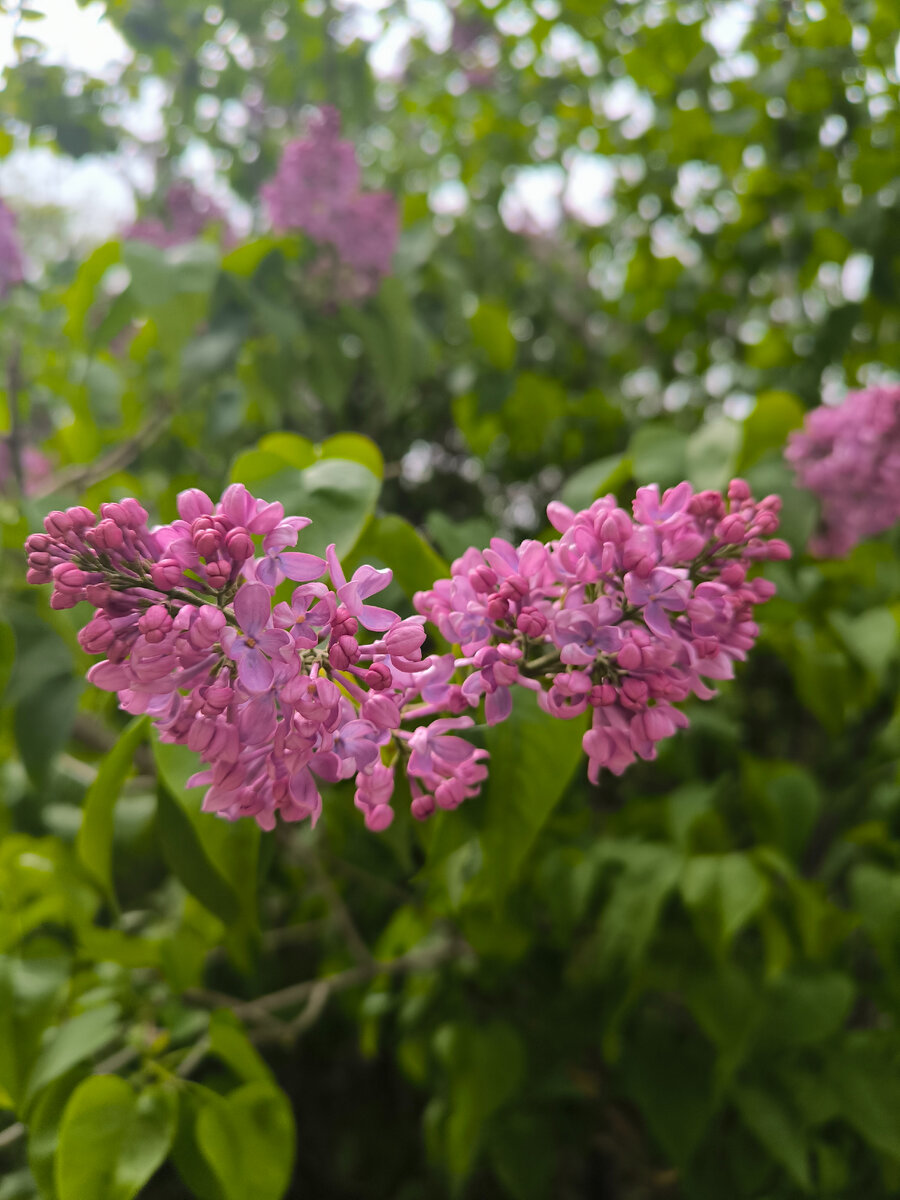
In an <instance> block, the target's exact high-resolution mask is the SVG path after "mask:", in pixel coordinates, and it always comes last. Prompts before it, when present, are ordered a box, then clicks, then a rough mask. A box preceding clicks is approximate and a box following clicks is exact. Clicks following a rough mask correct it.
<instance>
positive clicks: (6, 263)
mask: <svg viewBox="0 0 900 1200" xmlns="http://www.w3.org/2000/svg"><path fill="white" fill-rule="evenodd" d="M24 278H25V273H24V264H23V262H22V247H21V246H20V244H19V235H18V233H17V231H16V216H15V213H14V212H13V211H12V209H11V208H10V207H9V206H8V205H7V204H4V202H3V201H2V200H0V300H2V299H3V297H4V296H5V295H6V293H7V292H8V291H9V289H10V288H11V287H12V286H13V285H14V284H16V283H21V282H22V280H23V279H24Z"/></svg>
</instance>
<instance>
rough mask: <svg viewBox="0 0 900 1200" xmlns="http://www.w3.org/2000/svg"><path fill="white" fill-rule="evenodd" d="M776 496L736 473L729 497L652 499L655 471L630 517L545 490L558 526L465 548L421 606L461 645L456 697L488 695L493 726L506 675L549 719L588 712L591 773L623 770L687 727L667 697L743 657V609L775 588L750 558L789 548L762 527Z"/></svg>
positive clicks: (748, 621) (697, 692)
mask: <svg viewBox="0 0 900 1200" xmlns="http://www.w3.org/2000/svg"><path fill="white" fill-rule="evenodd" d="M780 505H781V501H780V500H779V498H778V497H777V496H767V497H766V498H765V499H764V500H761V501H759V502H757V501H755V500H754V499H753V497H752V496H751V494H750V489H749V487H748V486H747V484H746V483H744V481H743V480H740V479H736V480H733V481H732V483H731V485H730V487H729V489H728V495H727V500H726V498H725V497H723V496H722V495H721V494H720V493H719V492H700V493H696V494H695V493H694V491H693V489H692V488H691V485H690V484H688V483H682V484H679V485H678V487H676V488H670V489H669V490H668V491H667V492H666V493H665V494H664V495H663V496H662V498H661V499H660V496H659V490H658V488H657V487H656V486H655V485H652V486H650V487H643V488H639V489H638V492H637V496H636V498H635V501H634V505H633V515H630V514H629V513H627V512H625V511H624V509H622V508H620V507H618V505H617V503H616V499H615V497H614V496H605V497H603V498H602V499H600V500H596V501H595V502H594V503H593V504H592V505H591V507H590V508H588V509H586V510H585V511H583V512H579V513H574V512H572V510H571V509H569V508H567V507H566V506H565V505H563V504H559V503H552V504H551V505H550V506H549V508H548V516H549V518H550V522H551V524H552V525H553V526H554V528H555V529H556V530H558V532H559V535H560V536H559V537H558V538H557V539H555V540H554V541H551V542H549V543H547V544H544V543H542V542H538V541H525V542H523V543H522V544H521V545H520V546H512V545H510V544H509V543H508V542H505V541H503V540H502V539H501V538H494V539H493V540H492V541H491V544H490V547H489V548H488V549H486V550H484V551H479V550H475V549H470V550H467V551H466V553H465V554H464V555H463V556H462V557H461V558H459V559H457V560H456V562H454V564H453V567H452V575H451V578H450V579H443V580H440V581H439V582H438V583H436V584H435V585H434V588H433V589H431V590H430V591H428V592H420V593H419V594H418V595H417V596H416V607H417V608H418V610H419V612H421V613H422V614H423V615H425V616H426V617H427V618H428V619H429V620H430V621H433V622H434V623H435V624H436V625H437V627H438V628H439V629H440V631H441V633H442V634H443V636H444V637H445V638H446V639H447V640H448V641H450V642H451V643H454V644H457V645H459V646H460V648H461V651H462V657H461V658H459V659H457V662H456V665H457V667H464V668H465V669H466V671H467V677H466V679H465V680H464V682H463V683H462V686H461V694H462V697H463V698H464V699H465V700H466V701H467V702H468V703H469V704H472V705H474V704H478V703H479V701H480V699H481V697H482V696H483V697H484V712H485V719H486V721H487V723H488V724H489V725H492V724H496V723H497V722H499V721H502V720H504V719H505V718H506V717H507V716H508V715H509V712H510V709H511V706H512V695H511V692H512V689H513V688H515V687H525V688H530V689H531V690H533V691H535V692H536V693H537V698H538V701H539V703H540V704H541V706H542V707H543V709H544V710H545V711H546V712H548V713H550V714H552V715H553V716H555V717H561V718H564V719H572V718H579V717H582V716H583V715H584V714H585V713H588V712H589V713H590V714H591V725H590V729H589V730H588V732H587V733H585V735H584V741H583V745H584V751H585V753H586V754H587V756H588V760H589V776H590V778H591V780H592V782H594V783H596V782H597V780H598V774H599V771H600V770H601V768H606V769H608V770H610V771H612V772H613V774H616V775H620V774H621V773H622V772H623V771H624V770H625V769H626V768H627V767H628V766H630V765H631V764H632V763H633V762H634V761H635V759H636V758H643V759H652V758H655V757H656V747H657V743H659V742H660V741H661V740H662V739H663V738H666V737H669V736H671V735H672V734H673V733H674V732H675V731H676V729H679V728H684V727H685V726H686V725H687V718H686V717H685V716H684V714H683V713H682V712H681V711H680V710H679V709H677V708H675V707H674V705H675V704H677V703H678V702H680V701H683V700H686V699H687V698H688V697H689V696H692V695H694V696H697V697H699V698H700V699H708V698H709V697H710V696H712V695H713V694H714V693H713V691H712V690H711V689H710V687H709V686H708V685H707V683H706V682H704V680H706V679H729V678H731V676H732V674H733V670H734V662H735V661H736V660H740V659H743V658H745V657H746V655H747V652H748V650H749V649H750V648H751V646H752V645H753V642H754V640H755V638H756V635H757V632H758V629H757V626H756V624H755V623H754V621H753V608H754V606H755V605H757V604H760V603H762V602H764V601H765V600H768V599H769V598H770V597H771V596H772V594H773V593H774V590H775V589H774V586H773V585H772V584H771V583H769V582H767V581H766V580H764V579H753V580H750V579H748V571H749V569H750V568H751V567H752V566H754V565H755V564H756V563H759V562H762V561H765V560H767V559H770V560H771V559H782V558H787V557H788V556H789V555H790V549H789V547H788V546H787V544H786V543H785V542H783V541H779V540H764V539H767V538H769V536H770V535H771V534H772V533H774V532H775V530H776V529H777V527H778V515H777V514H778V511H779V508H780ZM436 724H438V723H437V722H436ZM432 728H434V727H432ZM435 794H437V793H435Z"/></svg>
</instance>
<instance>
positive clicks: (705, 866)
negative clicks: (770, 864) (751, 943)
mask: <svg viewBox="0 0 900 1200" xmlns="http://www.w3.org/2000/svg"><path fill="white" fill-rule="evenodd" d="M681 894H682V897H683V898H684V902H685V904H686V905H687V906H688V908H689V909H690V910H691V911H692V912H693V914H694V916H695V918H696V920H697V924H698V925H699V927H700V928H701V930H702V931H704V932H705V933H706V934H707V936H708V937H709V938H710V940H711V941H712V943H713V945H714V946H716V947H717V948H718V949H719V950H725V949H726V948H727V947H728V945H729V943H730V942H731V941H732V940H733V938H734V937H735V936H736V935H737V934H738V933H739V932H740V931H741V929H743V927H744V926H745V925H746V924H747V922H748V921H749V920H751V918H752V917H754V916H755V915H756V913H757V912H759V910H760V908H761V907H762V905H763V904H764V903H765V900H766V898H767V896H768V894H769V881H768V879H767V878H766V876H765V875H764V874H763V873H762V872H761V871H760V869H759V868H758V867H757V866H756V864H755V863H754V862H753V861H752V860H751V859H750V858H748V857H747V855H746V854H740V853H734V854H704V855H697V856H696V857H694V858H691V859H690V860H689V861H688V863H687V865H686V866H685V868H684V874H683V875H682V878H681Z"/></svg>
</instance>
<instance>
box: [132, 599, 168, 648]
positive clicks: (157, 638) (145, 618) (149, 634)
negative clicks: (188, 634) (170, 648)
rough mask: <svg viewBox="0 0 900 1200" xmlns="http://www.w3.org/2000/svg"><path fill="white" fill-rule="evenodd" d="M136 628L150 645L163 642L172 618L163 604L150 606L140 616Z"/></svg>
mask: <svg viewBox="0 0 900 1200" xmlns="http://www.w3.org/2000/svg"><path fill="white" fill-rule="evenodd" d="M138 628H139V629H140V631H141V633H142V634H143V635H144V637H145V638H146V639H147V641H148V642H150V643H151V645H158V644H159V643H160V642H162V641H165V638H166V634H167V633H168V632H169V630H170V629H171V628H172V618H171V616H170V615H169V610H168V609H167V608H166V606H165V605H164V604H152V605H151V606H150V607H149V608H148V609H147V611H146V612H144V613H142V614H141V617H140V620H139V621H138Z"/></svg>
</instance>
